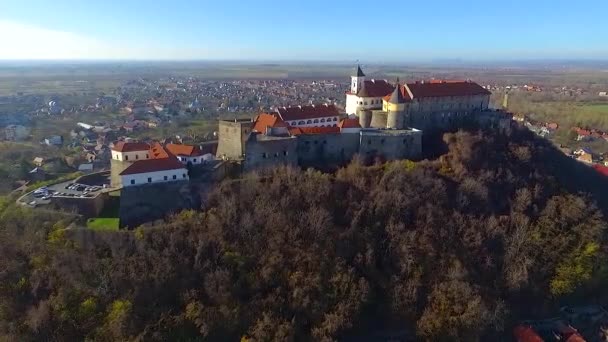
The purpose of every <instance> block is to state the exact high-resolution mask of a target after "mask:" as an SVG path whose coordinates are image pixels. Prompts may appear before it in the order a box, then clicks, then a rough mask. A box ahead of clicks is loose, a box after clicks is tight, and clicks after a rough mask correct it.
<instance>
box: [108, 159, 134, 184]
mask: <svg viewBox="0 0 608 342" xmlns="http://www.w3.org/2000/svg"><path fill="white" fill-rule="evenodd" d="M133 163H134V162H127V161H120V160H114V159H111V160H110V168H111V171H110V174H111V176H110V186H111V187H113V188H119V187H121V186H122V182H121V179H120V173H121V172H123V171H124V170H125V169H126V168H128V167H129V166H131V165H132V164H133Z"/></svg>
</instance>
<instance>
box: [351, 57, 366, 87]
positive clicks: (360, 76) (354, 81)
mask: <svg viewBox="0 0 608 342" xmlns="http://www.w3.org/2000/svg"><path fill="white" fill-rule="evenodd" d="M350 80H351V81H350V92H351V93H353V94H357V93H358V92H359V90H361V88H362V87H363V83H364V82H365V74H364V73H363V71H362V70H361V66H360V65H358V64H357V70H355V74H354V75H353V76H351V77H350Z"/></svg>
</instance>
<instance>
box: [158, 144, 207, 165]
mask: <svg viewBox="0 0 608 342" xmlns="http://www.w3.org/2000/svg"><path fill="white" fill-rule="evenodd" d="M165 149H167V151H169V153H171V154H173V155H174V156H175V157H177V160H179V161H180V162H182V164H184V165H188V164H190V165H198V164H202V163H204V162H205V160H204V158H203V157H204V156H203V154H204V153H203V152H202V151H201V150H200V149H199V148H198V147H197V146H192V145H180V144H167V145H166V146H165Z"/></svg>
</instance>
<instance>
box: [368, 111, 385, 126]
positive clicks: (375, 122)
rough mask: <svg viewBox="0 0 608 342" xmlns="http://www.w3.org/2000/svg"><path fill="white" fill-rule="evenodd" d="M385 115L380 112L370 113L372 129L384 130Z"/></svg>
mask: <svg viewBox="0 0 608 342" xmlns="http://www.w3.org/2000/svg"><path fill="white" fill-rule="evenodd" d="M386 120H387V113H386V112H383V111H381V110H374V111H372V122H371V124H370V127H372V128H386Z"/></svg>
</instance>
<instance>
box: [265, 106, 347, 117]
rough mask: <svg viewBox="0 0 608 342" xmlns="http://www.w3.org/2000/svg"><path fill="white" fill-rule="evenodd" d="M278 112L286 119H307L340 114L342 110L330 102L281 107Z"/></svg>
mask: <svg viewBox="0 0 608 342" xmlns="http://www.w3.org/2000/svg"><path fill="white" fill-rule="evenodd" d="M277 113H278V114H279V116H280V117H281V119H283V120H284V121H292V120H306V119H314V118H324V117H328V116H338V115H340V111H339V110H338V108H337V107H336V106H334V105H328V104H322V105H310V106H297V107H281V108H278V109H277Z"/></svg>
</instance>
